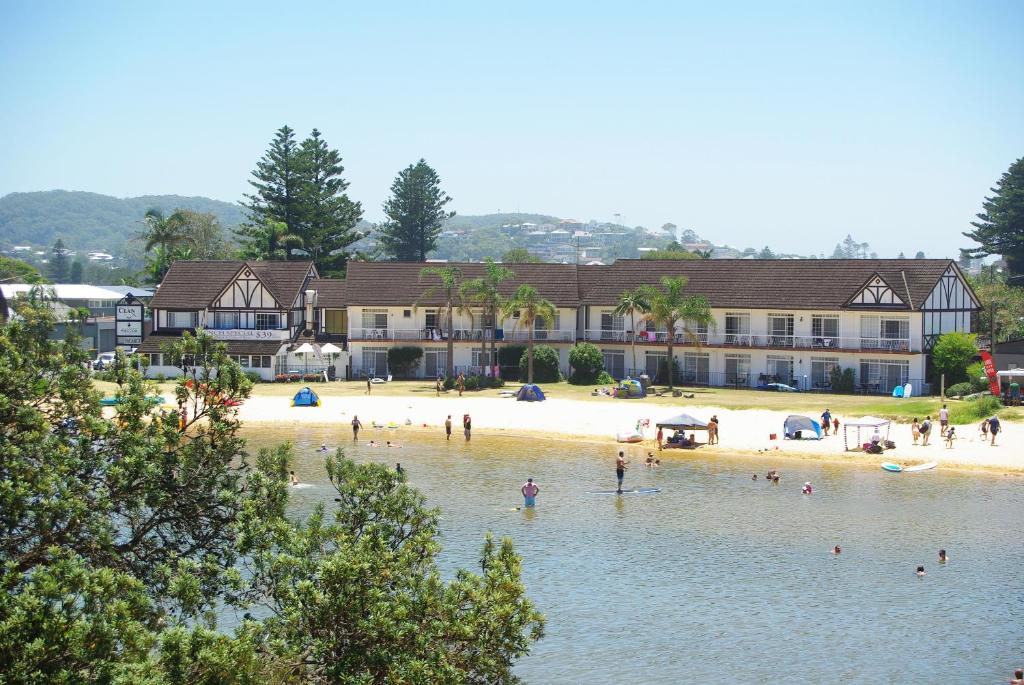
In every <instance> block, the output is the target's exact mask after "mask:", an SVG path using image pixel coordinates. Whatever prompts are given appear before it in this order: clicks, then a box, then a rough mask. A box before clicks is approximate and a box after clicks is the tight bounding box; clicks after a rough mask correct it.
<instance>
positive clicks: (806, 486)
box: [801, 481, 814, 495]
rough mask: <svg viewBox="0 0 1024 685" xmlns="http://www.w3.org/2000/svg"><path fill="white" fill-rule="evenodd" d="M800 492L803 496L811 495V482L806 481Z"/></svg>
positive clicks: (812, 490) (812, 489)
mask: <svg viewBox="0 0 1024 685" xmlns="http://www.w3.org/2000/svg"><path fill="white" fill-rule="evenodd" d="M801 492H802V493H804V494H805V495H810V494H811V493H813V492H814V488H812V487H811V482H810V481H807V482H806V483H804V487H803V489H802V490H801Z"/></svg>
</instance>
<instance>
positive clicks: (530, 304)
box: [504, 284, 556, 383]
mask: <svg viewBox="0 0 1024 685" xmlns="http://www.w3.org/2000/svg"><path fill="white" fill-rule="evenodd" d="M516 312H519V325H522V326H524V327H525V328H526V382H527V383H533V327H534V324H535V323H536V322H537V321H543V322H544V323H546V324H547V325H549V326H550V325H551V324H552V323H553V322H554V320H555V317H556V312H555V305H553V304H551V302H550V301H548V300H546V299H544V298H543V297H541V296H540V293H539V292H537V289H536V288H534V287H533V286H532V285H527V284H523V285H521V286H519V289H518V290H516V292H515V294H514V295H513V296H512V299H510V300H509V301H507V302H506V303H505V307H504V315H505V317H506V318H507V317H513V318H514V317H515V314H516Z"/></svg>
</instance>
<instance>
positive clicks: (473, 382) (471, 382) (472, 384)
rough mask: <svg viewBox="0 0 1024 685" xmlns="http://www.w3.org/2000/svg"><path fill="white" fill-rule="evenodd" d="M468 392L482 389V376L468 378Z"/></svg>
mask: <svg viewBox="0 0 1024 685" xmlns="http://www.w3.org/2000/svg"><path fill="white" fill-rule="evenodd" d="M465 387H466V390H479V389H480V376H466V384H465Z"/></svg>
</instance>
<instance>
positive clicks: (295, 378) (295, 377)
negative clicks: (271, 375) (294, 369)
mask: <svg viewBox="0 0 1024 685" xmlns="http://www.w3.org/2000/svg"><path fill="white" fill-rule="evenodd" d="M301 380H302V374H301V373H290V374H288V382H289V383H298V382H299V381H301Z"/></svg>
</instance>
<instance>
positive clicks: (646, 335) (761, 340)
mask: <svg viewBox="0 0 1024 685" xmlns="http://www.w3.org/2000/svg"><path fill="white" fill-rule="evenodd" d="M667 338H668V335H667V333H666V332H664V331H658V332H645V331H640V332H639V333H637V334H636V342H638V343H647V344H651V343H655V344H665V343H666V342H667ZM697 338H698V339H699V340H700V344H701V345H712V346H716V347H718V346H721V347H737V348H741V349H768V350H772V349H775V350H785V349H801V350H815V351H821V352H828V351H830V350H878V351H884V352H919V351H920V346H919V345H911V341H910V339H908V338H865V337H861V336H856V337H838V336H822V335H771V334H751V333H699V334H697ZM584 339H585V340H587V341H591V342H597V343H601V342H605V343H630V342H632V341H633V334H632V332H631V331H611V330H587V331H585V332H584ZM673 343H674V344H676V345H691V344H692V340H691V339H690V338H689V337H688V336H685V335H683V334H682V333H676V334H675V338H674V339H673Z"/></svg>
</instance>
